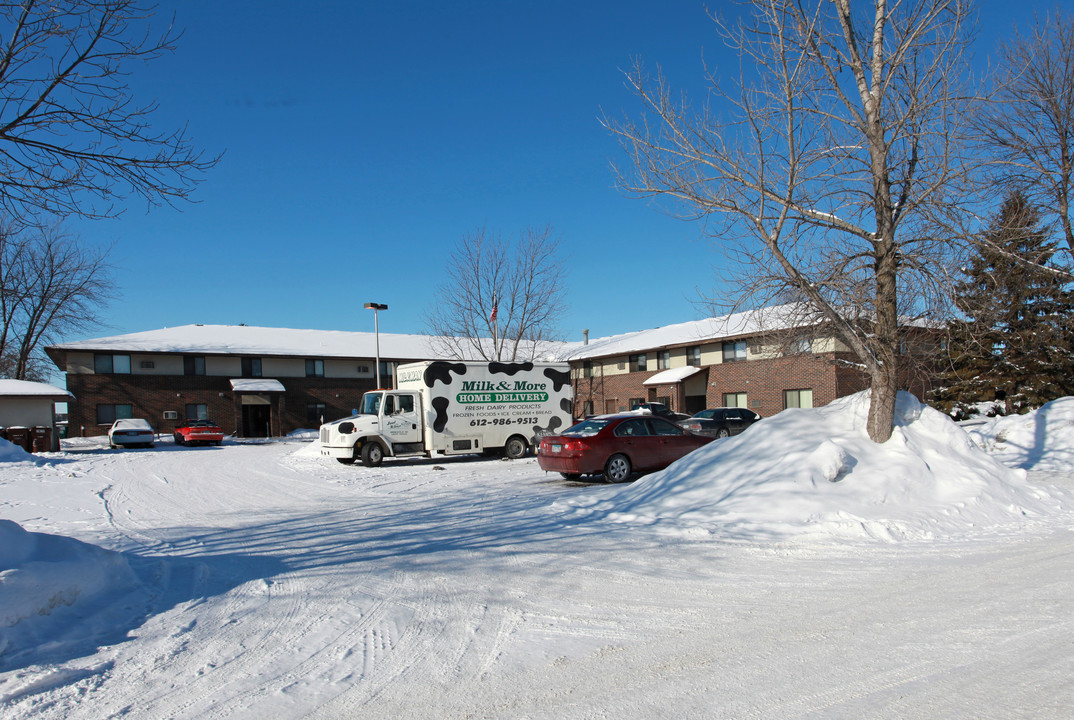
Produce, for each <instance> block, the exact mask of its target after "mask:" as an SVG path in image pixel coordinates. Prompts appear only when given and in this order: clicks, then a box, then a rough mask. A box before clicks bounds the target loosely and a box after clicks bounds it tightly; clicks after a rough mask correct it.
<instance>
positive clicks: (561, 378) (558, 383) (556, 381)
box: [544, 368, 571, 409]
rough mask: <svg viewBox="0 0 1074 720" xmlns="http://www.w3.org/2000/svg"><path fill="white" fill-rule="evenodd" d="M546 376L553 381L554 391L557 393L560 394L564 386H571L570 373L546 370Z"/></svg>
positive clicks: (553, 369)
mask: <svg viewBox="0 0 1074 720" xmlns="http://www.w3.org/2000/svg"><path fill="white" fill-rule="evenodd" d="M544 376H545V377H546V378H548V379H549V380H551V381H552V389H553V390H554V391H555V392H559V391H560V388H562V387H563V386H564V385H569V384H570V382H571V374H570V373H569V372H564V371H562V370H556V369H555V368H545V369H544ZM565 409H567V408H565Z"/></svg>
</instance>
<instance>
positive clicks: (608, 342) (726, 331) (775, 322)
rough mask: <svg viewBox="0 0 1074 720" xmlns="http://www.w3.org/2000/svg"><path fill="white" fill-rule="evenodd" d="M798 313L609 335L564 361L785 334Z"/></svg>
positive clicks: (746, 315) (761, 313)
mask: <svg viewBox="0 0 1074 720" xmlns="http://www.w3.org/2000/svg"><path fill="white" fill-rule="evenodd" d="M799 311H800V308H799V307H798V306H794V305H777V306H775V307H769V308H760V309H758V310H746V311H743V312H738V313H733V314H731V315H723V316H721V317H713V318H705V319H704V320H694V321H692V322H685V323H678V324H676V325H665V326H664V327H658V328H653V329H651V330H639V331H637V332H631V333H623V334H621V335H611V336H609V337H604V338H597V339H595V340H590V341H589V343H588V344H582V343H578V344H576V345H574V346H572V348H571V349H570V350H569V351H568V352H567V354H566V355H565V357H564V358H563V359H564V360H584V359H587V358H595V357H606V356H609V355H626V354H628V353H636V352H644V351H646V350H652V349H653V348H664V347H672V346H675V345H690V344H695V343H702V342H712V341H713V340H715V339H719V338H732V337H741V336H743V335H755V334H757V333H760V332H765V331H768V332H771V331H773V330H785V329H789V328H792V327H796V326H797V325H798V322H799V319H800V318H801V317H802V315H801V313H800V312H799Z"/></svg>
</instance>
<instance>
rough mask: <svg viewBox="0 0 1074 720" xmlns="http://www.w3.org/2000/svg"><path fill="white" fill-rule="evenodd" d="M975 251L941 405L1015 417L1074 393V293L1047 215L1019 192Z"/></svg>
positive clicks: (961, 291) (960, 299)
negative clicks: (993, 406) (997, 409)
mask: <svg viewBox="0 0 1074 720" xmlns="http://www.w3.org/2000/svg"><path fill="white" fill-rule="evenodd" d="M975 247H976V248H977V250H976V252H975V254H974V256H973V257H972V258H971V260H970V262H969V264H968V265H967V267H965V268H963V273H964V275H965V278H964V280H963V281H962V282H960V283H959V284H958V285H957V286H956V288H955V291H956V295H955V305H956V307H957V309H958V311H959V313H960V314H961V316H962V317H961V319H959V320H957V321H955V322H954V323H953V325H952V327H951V335H950V341H949V351H950V353H949V354H950V363H951V364H950V367H949V369H948V371H947V372H946V373H945V374H944V375H943V376H942V377H941V378H940V381H939V383H938V384H937V385H938V389H937V390H936V391H935V393H934V395H933V399H934V401H935V402H936V404H937V405H939V406H940V407H942V408H943V409H945V410H948V411H953V412H954V413H955V414H956V415H957V414H960V413H963V414H964V413H965V411H966V409H967V408H968V407H970V406H973V405H975V404H977V403H981V402H987V401H992V400H995V401H998V403H999V404H1000V405H1001V406H1002V410H1003V412H1004V413H1012V412H1025V411H1026V410H1028V409H1031V408H1034V407H1040V406H1041V405H1043V404H1044V403H1046V402H1048V401H1049V400H1053V399H1055V398H1057V397H1062V396H1064V395H1072V394H1074V331H1072V329H1071V321H1072V320H1074V294H1072V293H1071V290H1070V285H1069V282H1068V279H1069V275H1068V274H1067V273H1066V272H1064V271H1063V270H1060V269H1059V268H1057V267H1056V265H1055V262H1054V257H1053V256H1054V255H1055V251H1056V245H1055V243H1054V242H1053V241H1052V240H1051V239H1050V237H1049V233H1048V232H1047V230H1046V229H1045V228H1044V227H1043V226H1042V222H1041V213H1040V212H1039V211H1038V210H1037V209H1036V208H1035V207H1034V206H1033V205H1032V204H1031V203H1030V202H1029V200H1028V199H1027V198H1026V197H1025V195H1023V194H1022V193H1021V192H1020V191H1016V192H1013V193H1011V194H1010V195H1009V196H1008V197H1007V198H1006V199H1005V200H1004V202H1003V204H1002V205H1001V207H1000V209H999V212H998V213H997V214H996V216H995V217H994V218H993V219H992V222H991V224H990V226H989V227H988V229H987V230H985V232H984V233H983V234H982V235H981V237H980V238H979V239H978V242H977V243H976V244H975Z"/></svg>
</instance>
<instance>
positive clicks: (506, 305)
mask: <svg viewBox="0 0 1074 720" xmlns="http://www.w3.org/2000/svg"><path fill="white" fill-rule="evenodd" d="M446 270H447V280H446V281H445V283H444V284H443V285H442V286H441V287H440V288H439V290H438V291H437V294H436V304H435V306H434V307H433V309H432V310H431V311H430V312H429V313H428V314H427V315H426V326H427V329H428V332H429V334H430V335H432V336H433V338H434V340H433V342H434V344H435V347H436V350H437V351H438V352H440V353H442V354H444V356H445V357H451V358H459V359H473V358H484V359H486V360H496V361H502V362H521V361H525V360H533V359H534V358H536V357H537V356H538V354H539V353H540V352H541V350H542V346H543V344H544V343H546V342H547V341H549V340H551V339H552V337H553V335H554V333H555V323H556V318H557V316H558V313H559V309H560V308H561V307H562V304H563V296H564V289H563V283H562V276H563V271H564V268H563V258H562V256H561V255H560V253H559V240H558V238H556V237H554V236H553V231H552V228H551V227H547V226H546V227H544V228H542V229H536V228H527V229H526V230H524V231H523V232H522V233H520V235H519V238H518V240H517V241H516V242H513V243H510V242H507V241H505V240H504V239H503V238H502V237H501V236H500V235H499V234H495V235H493V234H491V233H489V232H488V230H486V229H485V228H482V229H481V230H478V231H477V232H476V233H474V234H473V235H469V236H467V237H465V238H464V239H463V240H462V241H461V242H460V243H458V245H457V246H456V247H455V251H454V252H453V253H452V254H451V257H450V260H449V261H448V264H447V268H446Z"/></svg>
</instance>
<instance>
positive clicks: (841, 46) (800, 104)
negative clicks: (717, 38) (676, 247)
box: [606, 0, 971, 442]
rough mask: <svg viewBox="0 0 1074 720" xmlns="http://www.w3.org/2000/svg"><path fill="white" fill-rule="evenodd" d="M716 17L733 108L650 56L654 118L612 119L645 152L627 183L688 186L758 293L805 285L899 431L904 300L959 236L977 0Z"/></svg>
mask: <svg viewBox="0 0 1074 720" xmlns="http://www.w3.org/2000/svg"><path fill="white" fill-rule="evenodd" d="M751 6H752V9H753V12H752V15H751V17H750V18H749V19H748V20H746V21H744V22H743V23H741V24H739V25H737V26H735V27H729V26H727V25H725V24H723V23H719V22H717V25H718V27H719V29H720V31H721V34H722V35H723V37H724V39H725V40H726V41H727V43H728V44H729V46H731V47H732V48H733V49H735V50H736V51H737V52H738V53H739V56H740V59H741V68H742V69H741V71H740V76H739V77H738V78H736V79H735V81H734V83H733V86H732V88H731V89H730V90H726V89H725V88H724V87H723V86H722V85H721V83H720V79H719V77H718V76H717V75H716V74H715V73H714V72H710V73H709V79H710V82H711V85H712V89H713V91H714V95H713V97H715V98H717V99H718V100H719V101H720V102H721V106H720V107H719V108H718V110H719V112H714V111H712V110H710V109H708V108H705V109H704V110H702V111H695V110H693V109H691V107H690V106H689V105H688V104H687V103H686V101H685V100H683V101H680V102H676V101H675V100H674V99H673V98H672V95H671V93H670V92H669V90H668V87H667V83H666V82H665V80H664V79H663V77H661V76H660V75H659V73H657V74H656V76H652V75H650V74H649V73H647V72H646V70H645V69H644V68H643V67H642V65H641V64H640V63H637V64H635V65H634V67H633V68H632V70H631V71H630V72H628V73H627V78H628V82H629V85H630V87H631V88H632V89H633V90H634V91H635V92H636V94H637V95H638V96H639V97H640V99H641V101H642V102H643V104H644V106H645V108H646V111H647V112H646V114H645V118H644V119H643V120H642V121H632V120H630V119H624V120H622V121H611V120H606V124H607V126H608V127H609V128H610V130H611V131H612V132H613V133H614V134H615V135H616V136H618V138H619V139H620V141H621V143H622V145H623V147H624V148H625V150H626V151H627V152H628V153H629V155H630V159H631V161H632V162H631V164H630V168H629V170H628V171H623V170H618V171H617V172H618V179H619V183H620V186H621V187H622V188H623V189H624V190H625V191H627V192H629V193H631V194H634V195H637V196H643V197H652V196H658V197H665V198H670V199H672V200H673V201H675V203H674V206H675V207H676V208H679V209H680V214H681V215H682V216H683V217H686V218H691V219H703V220H705V221H706V223H707V227H708V232H709V234H710V235H711V236H712V238H713V239H714V241H715V242H716V243H717V244H718V245H719V246H720V247H721V248H723V249H726V250H727V251H728V252H731V251H732V250H736V251H737V252H738V253H740V254H739V259H740V260H742V261H744V262H745V266H744V268H743V271H744V272H743V275H742V278H743V284H742V287H741V290H742V293H743V298H744V299H743V302H746V299H747V298H748V297H753V298H754V299H757V300H769V299H772V298H780V299H782V300H784V301H785V300H801V301H803V302H802V304H801V306H802V307H803V308H805V309H806V311H805V313H804V314H803V316H802V317H800V318H798V320H797V323H796V324H797V325H800V326H805V325H810V324H822V323H823V324H826V325H827V327H830V328H831V329H832V332H833V333H834V334H835V336H836V337H838V338H839V339H840V340H842V341H843V342H844V343H845V344H846V345H847V346H848V347H849V348H850V349H851V351H852V352H853V354H854V355H855V356H856V357H857V360H858V362H860V366H861V368H862V369H863V371H864V372H865V373H866V374H867V376H868V378H869V381H870V385H871V405H870V410H869V416H868V433H869V436H870V437H871V438H872V439H873V440H875V441H877V442H883V441H886V440H887V439H888V438H889V437H890V435H891V431H892V428H893V423H894V411H895V398H896V393H897V389H898V372H897V366H898V363H897V355H898V349H899V341H900V314H901V313H906V312H908V311H910V310H914V311H918V310H920V308H919V307H915V306H916V305H918V304H919V303H921V302H923V301H924V300H925V299H927V298H928V297H930V296H929V295H927V294H924V291H925V290H926V289H927V288H928V287H930V281H931V280H935V279H938V278H939V277H940V276H942V274H943V272H944V270H943V266H944V263H943V259H944V257H945V255H946V253H947V252H948V251H949V250H950V247H951V246H950V244H949V243H948V242H947V240H948V238H949V237H952V236H953V235H954V233H951V234H950V235H949V234H948V233H947V231H945V228H949V227H952V225H951V222H952V219H953V217H955V216H956V213H955V210H956V209H957V205H956V203H955V200H956V199H957V197H958V187H959V185H960V184H961V181H962V180H963V179H964V178H965V176H966V175H965V174H966V172H967V169H966V166H965V164H963V162H961V161H962V160H963V159H964V158H960V154H959V152H960V147H961V146H962V145H961V143H962V140H963V139H964V138H963V133H962V126H961V123H963V122H964V118H966V117H967V114H968V109H969V108H968V107H967V105H968V103H969V102H971V99H970V98H969V97H968V96H967V94H966V93H964V92H963V90H962V89H961V88H960V87H959V86H958V84H959V83H960V82H964V81H965V78H966V70H965V66H964V62H963V51H964V48H965V44H966V40H965V25H966V21H967V9H966V7H965V5H964V3H963V2H962V1H961V0H922V1H921V2H891V3H889V2H887V1H886V0H874V2H873V3H871V4H865V3H856V4H855V5H854V8H853V9H852V7H851V3H850V0H815V1H814V2H808V1H806V0H755V1H754V2H752V3H751Z"/></svg>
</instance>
